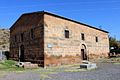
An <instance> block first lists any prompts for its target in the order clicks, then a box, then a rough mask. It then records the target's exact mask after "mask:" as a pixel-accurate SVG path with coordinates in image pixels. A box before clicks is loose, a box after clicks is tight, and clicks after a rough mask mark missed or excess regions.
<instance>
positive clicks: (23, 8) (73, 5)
mask: <svg viewBox="0 0 120 80" xmlns="http://www.w3.org/2000/svg"><path fill="white" fill-rule="evenodd" d="M42 10H45V11H49V12H52V13H55V14H58V15H61V16H64V17H68V18H71V19H74V20H77V21H79V22H82V23H86V24H89V25H92V26H95V27H97V28H102V29H103V30H107V31H109V32H110V33H109V34H110V35H112V36H113V37H116V38H117V39H119V40H120V36H119V34H120V31H119V30H120V27H119V26H120V0H0V28H10V27H11V26H12V24H13V23H14V22H15V21H16V20H17V19H18V18H19V17H20V15H21V14H23V13H28V12H35V11H42Z"/></svg>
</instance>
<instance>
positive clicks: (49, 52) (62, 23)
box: [44, 14, 109, 65]
mask: <svg viewBox="0 0 120 80" xmlns="http://www.w3.org/2000/svg"><path fill="white" fill-rule="evenodd" d="M44 27H45V35H44V51H45V54H46V57H45V65H49V64H51V63H52V64H53V63H54V65H56V64H62V62H65V61H66V60H67V62H66V63H68V64H69V63H71V59H74V60H73V62H74V63H76V62H78V61H79V62H80V60H81V49H82V44H84V45H85V46H86V52H87V55H88V56H89V59H93V58H100V57H107V53H108V52H109V39H108V33H105V32H103V31H100V30H97V29H93V28H90V27H87V26H85V25H81V24H78V23H75V22H71V21H68V20H65V19H61V18H58V17H55V16H51V15H48V14H45V15H44ZM65 30H69V33H70V35H69V38H65V32H64V31H65ZM81 33H84V35H85V40H84V41H83V40H82V39H81ZM95 37H98V42H96V40H95ZM66 56H67V57H66ZM68 56H72V57H68ZM50 57H51V58H50ZM55 57H59V58H55ZM53 58H54V59H53ZM51 59H53V60H51ZM65 59H66V60H65ZM75 59H78V61H77V60H75ZM57 60H58V61H57ZM54 61H56V62H54Z"/></svg>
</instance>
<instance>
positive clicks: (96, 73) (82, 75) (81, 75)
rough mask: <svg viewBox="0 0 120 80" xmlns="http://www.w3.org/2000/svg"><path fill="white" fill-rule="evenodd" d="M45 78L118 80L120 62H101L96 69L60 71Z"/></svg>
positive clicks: (119, 76)
mask: <svg viewBox="0 0 120 80" xmlns="http://www.w3.org/2000/svg"><path fill="white" fill-rule="evenodd" d="M50 76H51V77H52V79H47V80H120V64H110V63H109V64H108V63H101V64H99V65H98V69H96V70H91V71H82V72H69V73H68V72H66V73H65V72H64V73H63V72H61V73H58V74H55V75H50Z"/></svg>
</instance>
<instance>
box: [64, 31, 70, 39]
mask: <svg viewBox="0 0 120 80" xmlns="http://www.w3.org/2000/svg"><path fill="white" fill-rule="evenodd" d="M65 38H69V31H68V30H65Z"/></svg>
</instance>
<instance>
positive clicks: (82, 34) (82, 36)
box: [81, 33, 85, 41]
mask: <svg viewBox="0 0 120 80" xmlns="http://www.w3.org/2000/svg"><path fill="white" fill-rule="evenodd" d="M81 40H83V41H85V34H84V33H81Z"/></svg>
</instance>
